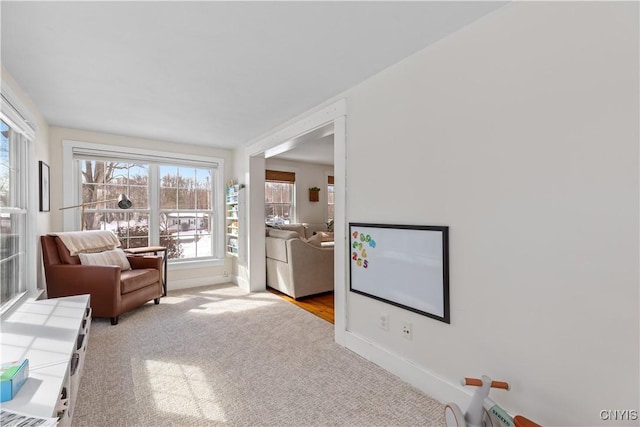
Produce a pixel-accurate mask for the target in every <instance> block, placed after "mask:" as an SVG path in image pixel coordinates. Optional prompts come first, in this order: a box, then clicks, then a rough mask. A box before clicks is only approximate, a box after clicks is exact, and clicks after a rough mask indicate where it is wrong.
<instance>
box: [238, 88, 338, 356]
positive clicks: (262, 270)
mask: <svg viewBox="0 0 640 427" xmlns="http://www.w3.org/2000/svg"><path fill="white" fill-rule="evenodd" d="M292 123H293V124H291V125H289V126H286V127H284V128H282V129H280V130H278V131H275V132H274V133H272V134H270V135H269V136H266V137H264V138H262V139H260V140H258V141H257V142H255V143H254V144H252V145H251V146H249V147H247V150H246V153H247V155H248V160H249V163H248V170H247V172H248V174H249V176H248V182H249V193H248V197H249V203H248V214H249V226H250V230H249V235H250V239H248V242H247V244H248V246H247V258H246V268H247V271H248V284H247V285H248V286H247V288H248V290H250V291H260V290H266V289H267V280H266V278H267V277H266V276H267V266H266V237H267V236H266V234H267V233H265V227H266V225H265V217H266V215H265V170H266V169H267V162H268V161H270V159H272V158H274V157H275V158H277V157H278V156H281V155H284V156H286V154H285V153H287V152H289V151H294V152H295V150H296V149H298V148H300V149H302V147H304V145H306V144H311V143H312V141H314V140H315V141H316V142H317V140H318V139H321V138H324V137H328V136H329V135H331V136H332V139H333V161H332V163H333V172H334V173H333V176H334V184H333V190H334V193H333V195H334V199H333V203H334V206H333V207H332V211H333V212H334V221H333V230H334V248H333V249H334V250H333V269H334V286H333V292H334V301H333V306H334V332H335V335H334V337H335V341H336V343H338V344H339V345H343V346H344V345H345V339H346V298H347V288H346V283H347V277H346V272H347V269H346V267H347V260H346V259H345V257H346V256H347V251H346V249H347V248H346V243H345V242H346V241H347V239H346V233H347V232H346V206H345V205H346V197H345V194H346V190H345V187H346V185H345V181H346V101H345V100H340V101H337V102H336V103H334V104H332V105H329V106H327V107H325V108H323V109H321V110H318V111H316V112H315V113H312V114H310V115H308V116H306V117H305V118H302V119H300V120H299V121H297V122H292ZM325 143H326V141H325ZM329 151H331V149H330V150H329ZM284 160H285V159H280V161H284ZM289 160H290V159H289ZM299 168H302V169H305V168H307V166H300V167H299ZM328 177H329V174H328V173H327V175H326V176H323V178H322V179H323V182H319V181H318V182H317V183H315V184H313V183H310V182H305V183H302V182H301V183H300V185H301V187H300V188H299V189H298V190H297V191H296V193H297V195H296V197H297V198H298V199H300V198H303V197H306V202H305V203H306V204H307V205H306V208H309V206H310V205H309V202H310V200H309V198H310V196H309V188H310V187H314V186H317V187H320V188H321V190H322V189H324V190H325V191H324V192H325V198H324V200H327V199H326V193H327V192H328V188H327V184H325V183H326V182H327V181H324V180H325V179H328ZM308 187H309V188H308ZM305 192H306V195H305ZM294 202H295V200H294ZM300 203H301V202H300V200H298V204H299V205H300V206H299V208H301V209H302V211H301V212H300V213H298V212H296V215H302V216H298V217H297V218H294V221H300V220H305V217H304V216H305V215H307V214H308V213H309V212H311V211H305V209H306V208H305V207H303V205H302V204H300ZM315 203H320V204H322V205H323V208H322V212H323V216H322V219H321V220H320V221H322V222H324V219H325V218H326V216H325V215H326V209H328V206H327V207H325V206H324V203H325V202H324V201H322V202H315ZM327 204H328V202H327ZM318 206H319V205H318ZM312 220H314V221H317V220H318V218H317V217H312ZM241 261H242V260H241Z"/></svg>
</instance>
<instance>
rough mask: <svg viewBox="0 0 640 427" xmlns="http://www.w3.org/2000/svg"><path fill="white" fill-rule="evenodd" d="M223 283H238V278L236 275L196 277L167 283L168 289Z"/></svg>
mask: <svg viewBox="0 0 640 427" xmlns="http://www.w3.org/2000/svg"><path fill="white" fill-rule="evenodd" d="M222 283H234V284H236V285H237V284H238V280H237V278H236V277H235V276H213V277H194V278H192V279H179V280H170V281H169V283H168V284H167V291H173V290H176V289H188V288H199V287H201V286H209V285H220V284H222Z"/></svg>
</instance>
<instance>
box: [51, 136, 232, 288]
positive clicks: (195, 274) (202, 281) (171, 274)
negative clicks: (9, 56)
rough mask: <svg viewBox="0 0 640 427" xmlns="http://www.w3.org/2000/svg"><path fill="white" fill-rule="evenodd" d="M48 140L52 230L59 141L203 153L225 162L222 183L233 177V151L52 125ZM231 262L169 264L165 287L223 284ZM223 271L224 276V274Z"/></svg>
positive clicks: (57, 226) (57, 220) (58, 196)
mask: <svg viewBox="0 0 640 427" xmlns="http://www.w3.org/2000/svg"><path fill="white" fill-rule="evenodd" d="M49 140H50V150H51V164H50V166H51V213H52V217H53V220H52V223H51V225H52V230H51V231H57V230H62V212H61V211H60V210H59V208H60V207H62V197H63V191H64V190H63V185H62V181H63V179H62V141H63V140H73V141H83V142H92V143H96V144H106V145H112V146H116V147H123V150H125V151H126V149H127V148H142V149H151V150H158V151H164V152H170V153H171V152H173V153H180V154H188V155H202V156H209V157H219V158H222V159H224V161H225V171H224V176H223V177H222V179H223V182H227V181H228V180H229V179H231V178H232V177H233V174H232V170H231V165H232V164H233V152H232V151H230V150H225V149H216V148H210V147H203V146H197V145H188V144H174V143H169V142H161V141H152V140H147V139H141V138H133V137H128V136H121V135H112V134H106V133H100V132H91V131H84V130H78V129H69V128H62V127H56V126H51V127H50V128H49ZM233 269H234V262H233V260H232V259H231V258H229V257H225V260H224V263H223V264H222V265H219V266H211V267H203V268H193V267H192V268H184V267H172V266H171V265H169V268H168V272H167V288H168V289H169V290H172V289H179V288H186V287H194V286H204V285H211V284H216V283H225V282H228V281H230V280H231V275H232V274H233ZM225 272H226V273H227V275H225Z"/></svg>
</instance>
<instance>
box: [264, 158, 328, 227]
mask: <svg viewBox="0 0 640 427" xmlns="http://www.w3.org/2000/svg"><path fill="white" fill-rule="evenodd" d="M265 163H266V166H265V167H266V168H267V169H273V170H278V171H286V172H295V174H296V185H295V188H296V194H295V204H296V220H295V221H296V222H308V223H321V222H327V203H328V202H327V177H328V176H329V175H333V167H331V166H327V165H319V164H314V163H302V162H295V161H291V160H284V159H278V158H277V157H272V158H269V159H266V162H265ZM311 187H320V194H319V196H320V197H319V199H320V200H319V201H317V202H310V201H309V188H311Z"/></svg>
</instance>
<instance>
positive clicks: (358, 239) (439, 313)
mask: <svg viewBox="0 0 640 427" xmlns="http://www.w3.org/2000/svg"><path fill="white" fill-rule="evenodd" d="M349 234H350V236H349V237H350V246H349V249H350V250H349V256H350V258H351V260H350V269H349V279H350V283H349V290H350V291H351V292H354V293H357V294H360V295H364V296H367V297H369V298H373V299H377V300H379V301H383V302H385V303H387V304H392V305H395V306H397V307H400V308H403V309H405V310H409V311H413V312H414V313H418V314H421V315H423V316H427V317H430V318H432V319H435V320H439V321H441V322H444V323H451V321H450V317H449V227H446V226H430V225H391V224H364V223H350V224H349Z"/></svg>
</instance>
